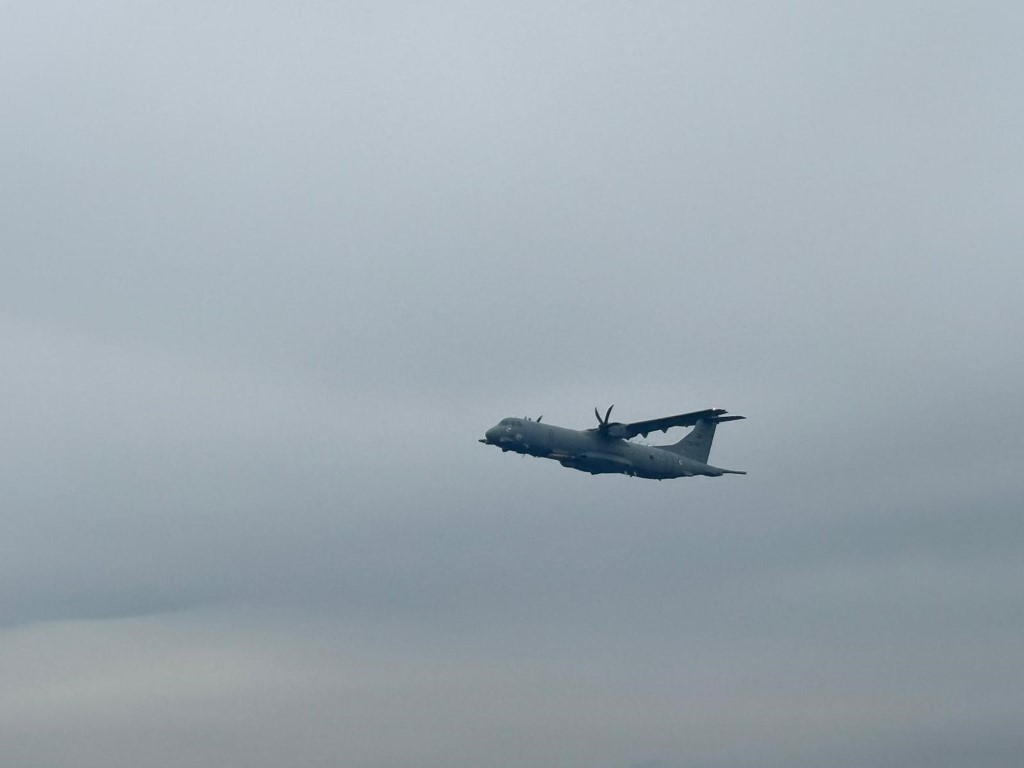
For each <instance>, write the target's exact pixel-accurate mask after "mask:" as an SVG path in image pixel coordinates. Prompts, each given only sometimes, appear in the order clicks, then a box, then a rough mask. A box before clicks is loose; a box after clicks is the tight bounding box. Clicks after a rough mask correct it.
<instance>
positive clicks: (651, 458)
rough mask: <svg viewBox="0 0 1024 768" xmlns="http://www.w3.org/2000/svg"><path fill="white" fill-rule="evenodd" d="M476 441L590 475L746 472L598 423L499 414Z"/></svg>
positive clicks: (662, 476) (658, 477)
mask: <svg viewBox="0 0 1024 768" xmlns="http://www.w3.org/2000/svg"><path fill="white" fill-rule="evenodd" d="M702 424H703V425H704V426H703V427H702V426H701V425H702ZM701 428H705V429H707V428H710V432H711V435H713V433H714V424H713V423H710V424H705V423H704V422H698V429H701ZM696 431H697V430H694V432H696ZM480 442H481V443H486V444H487V445H496V446H497V447H499V448H501V450H502V451H515V452H516V453H521V454H524V455H530V456H537V457H540V458H544V459H554V460H555V461H558V462H559V463H560V464H561V465H562V466H563V467H570V468H572V469H578V470H580V471H581V472H589V473H590V474H592V475H597V474H604V473H619V474H624V475H629V476H631V477H645V478H650V479H653V480H667V479H669V478H673V477H692V476H693V475H706V476H709V477H719V476H721V475H724V474H736V475H742V474H746V473H745V472H736V471H734V470H731V469H721V468H719V467H713V466H711V465H710V464H706V463H704V462H701V461H696V460H695V459H693V458H689V457H687V456H684V455H681V453H679V452H675V451H673V450H669V448H675V447H676V446H651V445H641V444H638V443H631V442H629V441H628V440H623V439H622V438H619V437H613V436H611V435H608V434H605V433H603V432H602V431H601V430H599V429H588V430H576V429H566V428H564V427H556V426H554V425H553V424H544V423H543V422H539V421H532V420H530V419H517V418H508V419H502V420H501V421H500V422H498V424H496V425H495V426H493V427H491V428H490V429H489V430H487V432H486V433H485V437H484V439H482V440H480ZM708 442H709V443H710V435H709V437H708ZM709 448H710V445H709ZM705 456H706V453H705Z"/></svg>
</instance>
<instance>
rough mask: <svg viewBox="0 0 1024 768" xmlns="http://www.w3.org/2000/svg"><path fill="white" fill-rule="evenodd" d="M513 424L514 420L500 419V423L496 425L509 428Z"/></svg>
mask: <svg viewBox="0 0 1024 768" xmlns="http://www.w3.org/2000/svg"><path fill="white" fill-rule="evenodd" d="M515 423H516V420H515V419H502V420H501V421H499V422H498V424H500V425H501V426H503V427H511V426H512V425H513V424H515Z"/></svg>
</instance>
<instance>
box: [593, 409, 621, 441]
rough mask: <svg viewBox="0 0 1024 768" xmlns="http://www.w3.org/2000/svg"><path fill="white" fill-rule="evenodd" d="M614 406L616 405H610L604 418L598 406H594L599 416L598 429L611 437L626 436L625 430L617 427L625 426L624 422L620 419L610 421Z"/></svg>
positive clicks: (595, 413) (596, 414) (595, 412)
mask: <svg viewBox="0 0 1024 768" xmlns="http://www.w3.org/2000/svg"><path fill="white" fill-rule="evenodd" d="M614 407H615V406H614V405H609V406H608V410H607V411H605V412H604V418H601V412H600V411H599V410H597V408H596V407H595V408H594V415H595V416H597V431H598V432H600V433H601V434H602V435H606V436H609V437H625V432H624V431H623V430H622V429H616V427H622V426H624V425H623V424H621V423H620V422H618V421H608V419H610V418H611V415H612V408H614Z"/></svg>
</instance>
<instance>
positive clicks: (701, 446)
mask: <svg viewBox="0 0 1024 768" xmlns="http://www.w3.org/2000/svg"><path fill="white" fill-rule="evenodd" d="M742 418H743V417H742V416H713V417H711V418H708V419H700V420H699V421H698V422H697V423H696V424H695V425H694V427H693V431H692V432H690V434H688V435H687V436H686V437H684V438H683V439H682V440H680V441H679V442H678V443H676V444H675V445H665V446H662V448H663V449H664V450H666V451H672V453H678V454H679V455H680V456H685V457H686V458H688V459H693V460H694V461H699V462H700V463H701V464H707V463H708V456H710V455H711V442H712V441H713V440H714V439H715V427H717V426H718V424H719V422H722V421H735V420H737V419H742Z"/></svg>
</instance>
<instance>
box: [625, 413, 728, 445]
mask: <svg viewBox="0 0 1024 768" xmlns="http://www.w3.org/2000/svg"><path fill="white" fill-rule="evenodd" d="M724 413H728V411H723V410H722V409H721V408H708V409H707V410H704V411H694V412H693V413H680V414H678V415H676V416H663V417H661V418H660V419H649V420H648V421H634V422H633V423H632V424H616V425H614V426H615V427H616V429H615V436H616V437H624V438H626V439H627V440H628V439H629V438H631V437H636V436H637V435H643V436H644V437H647V435H648V434H649V433H651V432H659V431H660V432H667V431H668V430H670V429H671V428H672V427H692V426H694V425H695V424H696V423H697V422H698V421H700V420H701V419H708V420H711V421H715V422H721V421H734V420H736V419H742V418H743V417H742V416H723V415H722V414H724Z"/></svg>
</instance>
